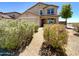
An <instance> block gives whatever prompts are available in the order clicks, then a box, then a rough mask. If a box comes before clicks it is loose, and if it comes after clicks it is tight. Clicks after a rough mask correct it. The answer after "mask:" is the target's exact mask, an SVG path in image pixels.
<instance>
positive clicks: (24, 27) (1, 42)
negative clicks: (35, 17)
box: [0, 20, 38, 50]
mask: <svg viewBox="0 0 79 59" xmlns="http://www.w3.org/2000/svg"><path fill="white" fill-rule="evenodd" d="M36 27H38V25H36V24H34V23H27V22H25V21H22V20H20V21H18V20H6V21H2V20H1V21H0V48H4V49H9V50H13V49H17V48H20V47H21V46H23V45H25V44H27V45H28V44H29V43H30V41H31V40H32V36H33V33H34V32H35V31H37V29H36ZM34 30H35V31H34Z"/></svg>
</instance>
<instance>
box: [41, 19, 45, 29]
mask: <svg viewBox="0 0 79 59" xmlns="http://www.w3.org/2000/svg"><path fill="white" fill-rule="evenodd" d="M44 24H45V19H41V27H43V26H44Z"/></svg>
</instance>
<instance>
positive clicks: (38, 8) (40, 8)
mask: <svg viewBox="0 0 79 59" xmlns="http://www.w3.org/2000/svg"><path fill="white" fill-rule="evenodd" d="M44 7H46V5H43V4H38V5H37V6H35V7H33V8H31V9H30V10H28V11H29V12H32V13H35V14H38V15H40V10H43V8H44Z"/></svg>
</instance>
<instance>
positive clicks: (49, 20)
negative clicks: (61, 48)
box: [47, 18, 55, 24]
mask: <svg viewBox="0 0 79 59" xmlns="http://www.w3.org/2000/svg"><path fill="white" fill-rule="evenodd" d="M47 23H48V24H54V23H55V20H54V19H51V18H49V19H48V22H47Z"/></svg>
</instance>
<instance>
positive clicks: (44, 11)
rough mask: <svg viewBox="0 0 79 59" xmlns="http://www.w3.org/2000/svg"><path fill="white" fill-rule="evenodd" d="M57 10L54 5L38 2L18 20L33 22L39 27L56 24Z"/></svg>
mask: <svg viewBox="0 0 79 59" xmlns="http://www.w3.org/2000/svg"><path fill="white" fill-rule="evenodd" d="M57 9H58V6H56V5H49V4H45V3H41V2H39V3H37V4H35V5H34V6H32V7H31V8H29V9H28V10H27V11H25V12H24V13H23V14H22V15H21V16H19V18H18V19H24V20H27V21H30V22H35V23H37V24H38V25H39V26H43V25H44V24H50V23H53V24H54V23H58V14H57Z"/></svg>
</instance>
